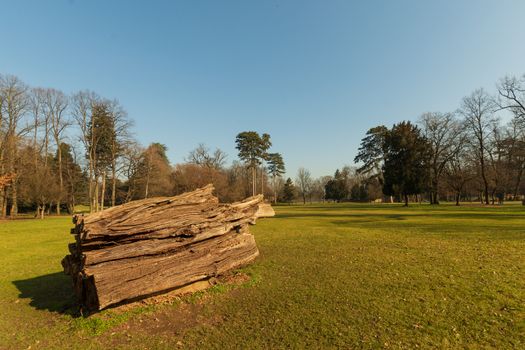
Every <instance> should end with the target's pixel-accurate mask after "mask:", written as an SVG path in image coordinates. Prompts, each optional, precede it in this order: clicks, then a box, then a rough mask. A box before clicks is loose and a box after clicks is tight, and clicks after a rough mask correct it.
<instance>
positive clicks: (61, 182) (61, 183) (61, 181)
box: [57, 141, 64, 215]
mask: <svg viewBox="0 0 525 350" xmlns="http://www.w3.org/2000/svg"><path fill="white" fill-rule="evenodd" d="M57 144H58V149H57V158H58V186H59V187H58V199H57V215H60V205H61V202H62V193H63V192H64V176H63V174H62V148H61V147H60V144H59V143H58V141H57Z"/></svg>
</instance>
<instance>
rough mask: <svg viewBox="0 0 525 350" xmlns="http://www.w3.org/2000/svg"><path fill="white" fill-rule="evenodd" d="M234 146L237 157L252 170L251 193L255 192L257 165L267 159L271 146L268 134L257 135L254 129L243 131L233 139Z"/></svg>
mask: <svg viewBox="0 0 525 350" xmlns="http://www.w3.org/2000/svg"><path fill="white" fill-rule="evenodd" d="M235 143H236V146H235V148H236V149H237V150H238V151H239V158H240V159H241V160H242V161H243V162H245V163H246V164H247V165H248V168H250V169H251V171H252V195H255V194H256V184H257V167H258V166H259V165H260V164H261V163H262V162H263V161H264V160H266V159H267V157H268V153H267V151H268V149H269V148H270V147H271V145H272V142H271V141H270V135H268V134H262V136H261V135H259V133H257V132H256V131H243V132H241V133H239V134H238V135H237V137H236V139H235Z"/></svg>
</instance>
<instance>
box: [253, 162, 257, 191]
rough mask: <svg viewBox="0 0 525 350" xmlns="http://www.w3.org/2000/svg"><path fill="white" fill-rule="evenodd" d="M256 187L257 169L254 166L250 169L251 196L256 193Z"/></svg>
mask: <svg viewBox="0 0 525 350" xmlns="http://www.w3.org/2000/svg"><path fill="white" fill-rule="evenodd" d="M256 186H257V167H256V166H255V165H254V166H253V167H252V196H255V193H256V192H257V189H256Z"/></svg>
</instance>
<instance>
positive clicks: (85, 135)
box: [72, 90, 100, 212]
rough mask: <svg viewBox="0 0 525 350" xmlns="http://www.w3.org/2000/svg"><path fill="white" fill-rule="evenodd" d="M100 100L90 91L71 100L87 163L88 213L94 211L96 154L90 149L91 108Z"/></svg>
mask: <svg viewBox="0 0 525 350" xmlns="http://www.w3.org/2000/svg"><path fill="white" fill-rule="evenodd" d="M98 100H100V98H99V97H98V95H97V94H95V93H94V92H92V91H87V90H84V91H79V92H78V93H76V94H75V95H73V98H72V114H73V117H74V119H75V122H76V124H77V126H78V128H79V129H80V141H81V142H82V145H83V146H84V150H85V152H86V158H87V162H88V198H89V208H90V212H94V211H96V204H95V203H97V202H96V201H95V181H94V177H95V165H96V153H95V149H94V148H93V147H91V145H92V144H93V139H92V138H93V137H94V135H95V133H94V132H92V130H91V128H92V127H93V123H91V118H92V108H93V106H94V105H95V103H96V102H97V101H98Z"/></svg>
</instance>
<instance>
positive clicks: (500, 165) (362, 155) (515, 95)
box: [287, 75, 525, 205]
mask: <svg viewBox="0 0 525 350" xmlns="http://www.w3.org/2000/svg"><path fill="white" fill-rule="evenodd" d="M354 162H355V163H356V164H358V165H359V167H358V168H351V167H345V168H343V169H342V171H340V170H337V171H336V172H335V174H334V176H332V177H321V178H319V179H316V180H314V179H311V177H310V174H309V172H308V171H307V170H305V169H300V170H299V171H298V174H297V177H296V179H295V184H294V183H293V182H292V180H291V179H288V180H289V181H287V183H288V188H293V190H289V192H290V193H293V194H294V196H291V197H290V201H291V200H293V198H295V197H299V198H300V199H301V200H302V201H303V203H306V201H307V199H309V200H311V198H312V197H313V198H314V200H334V201H344V200H353V201H370V200H386V201H391V202H393V201H399V202H404V203H405V205H408V203H409V201H411V200H412V201H417V202H422V201H423V200H427V201H428V202H429V203H430V204H439V203H440V200H441V198H443V197H444V198H446V199H448V200H453V201H455V202H456V204H457V205H459V204H460V201H462V200H467V201H479V202H480V203H483V204H487V205H488V204H495V203H503V201H505V200H520V199H521V200H523V195H524V193H525V189H524V183H523V173H524V171H525V75H523V76H521V77H515V76H506V77H504V78H502V79H500V81H499V82H498V83H497V89H496V92H495V93H494V94H490V93H488V92H487V91H486V90H484V89H477V90H475V91H474V92H472V93H471V94H470V95H468V96H466V97H464V98H463V99H462V102H461V105H460V106H459V107H458V109H457V110H456V111H453V112H445V113H443V112H428V113H424V114H423V115H421V117H420V118H419V119H418V121H417V123H412V122H410V121H401V122H399V123H397V124H395V125H393V126H392V127H391V128H388V127H386V126H384V125H378V126H375V127H373V128H370V129H369V130H368V131H367V133H366V135H365V137H364V138H363V139H362V140H361V144H360V147H359V149H358V153H357V155H356V157H355V159H354ZM524 203H525V202H524Z"/></svg>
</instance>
